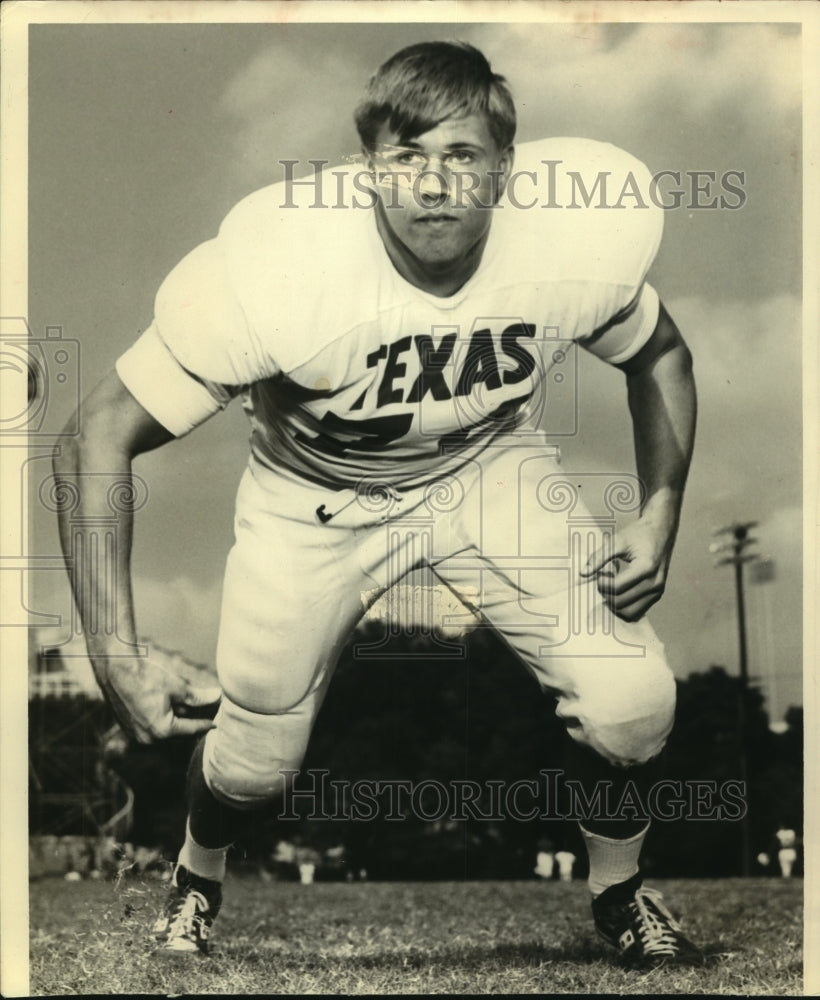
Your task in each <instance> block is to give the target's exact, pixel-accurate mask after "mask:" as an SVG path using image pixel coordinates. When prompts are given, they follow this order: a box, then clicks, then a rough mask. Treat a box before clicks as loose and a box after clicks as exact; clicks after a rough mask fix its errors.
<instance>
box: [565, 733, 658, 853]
mask: <svg viewBox="0 0 820 1000" xmlns="http://www.w3.org/2000/svg"><path fill="white" fill-rule="evenodd" d="M664 770H665V754H663V753H660V754H659V755H658V756H657V757H653V758H652V759H651V760H649V761H647V762H646V763H645V764H638V765H634V766H632V767H616V766H615V765H614V764H610V763H609V761H608V760H606V759H605V758H604V757H602V756H601V755H600V754H597V753H595V752H594V751H593V750H590V749H589V748H588V747H585V746H582V745H581V744H579V743H576V742H575V741H574V740H572V741H570V743H569V746H568V751H567V758H566V776H567V777H568V778H571V779H574V780H575V781H578V782H579V783H580V785H581V787H582V789H583V791H584V797H585V798H586V800H587V801H588V802H594V801H595V800H596V793H597V792H598V791H601V790H602V794H601V795H600V802H601V803H606V804H608V807H609V808H601V809H596V810H595V811H594V812H592V813H591V814H590V815H588V816H582V817H579V819H580V822H581V826H583V828H584V829H585V830H588V831H589V832H590V833H597V834H599V835H600V836H602V837H610V838H611V839H613V840H627V839H629V838H630V837H634V836H635V835H636V834H638V833H640V832H641V830H643V829H644V828H645V827H646V825H647V823H648V822H649V819H650V816H649V814H648V812H647V807H646V802H647V794H648V792H649V790H650V788H651V787H652V785H654V784H655V783H656V782H657V781H659V780H660V779H661V778H662V777H663V774H664ZM619 806H620V807H621V808H620V809H619V808H618V807H619Z"/></svg>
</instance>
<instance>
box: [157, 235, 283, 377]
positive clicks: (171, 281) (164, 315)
mask: <svg viewBox="0 0 820 1000" xmlns="http://www.w3.org/2000/svg"><path fill="white" fill-rule="evenodd" d="M231 264H232V266H233V267H234V268H235V267H236V266H237V262H231ZM230 273H231V268H230V267H229V262H228V261H227V259H226V255H225V243H224V240H223V239H221V238H217V239H214V240H209V241H207V242H206V243H201V244H200V245H199V246H198V247H196V248H195V249H194V250H192V251H191V253H189V254H188V255H187V257H184V258H183V259H182V260H181V261H180V262H179V264H177V266H176V267H175V268H174V269H173V271H171V273H170V274H169V275H168V277H167V278H166V279H165V281H164V282H163V283H162V285H161V286H160V289H159V291H158V292H157V297H156V302H155V304H154V326H155V328H156V331H157V334H158V336H159V338H160V339H161V340H162V342H163V343H164V344H165V346H166V347H167V348H168V350H169V351H170V352H171V354H172V355H173V356H174V357H175V358H176V360H177V361H178V362H179V363H180V365H182V367H183V368H185V369H186V370H187V371H189V372H191V373H192V374H194V375H198V376H199V377H201V378H203V379H209V380H211V381H212V382H216V383H220V384H223V385H249V384H250V383H252V382H257V381H259V380H260V379H262V378H266V377H269V376H271V375H275V374H277V372H278V366H277V364H276V362H275V361H274V359H272V358H271V357H270V356H269V353H268V351H267V349H266V345H265V344H263V343H262V342H261V340H260V337H259V335H258V331H256V330H254V329H252V328H251V326H250V324H249V323H248V319H247V316H246V314H245V312H244V310H243V308H242V304H241V303H240V301H239V299H238V297H237V294H236V290H235V286H234V282H233V281H232V279H231V277H230Z"/></svg>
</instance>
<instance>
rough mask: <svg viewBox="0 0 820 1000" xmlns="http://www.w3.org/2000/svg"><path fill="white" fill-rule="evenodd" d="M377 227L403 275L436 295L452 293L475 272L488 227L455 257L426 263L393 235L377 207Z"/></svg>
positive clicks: (444, 296) (420, 287) (485, 242)
mask: <svg viewBox="0 0 820 1000" xmlns="http://www.w3.org/2000/svg"><path fill="white" fill-rule="evenodd" d="M376 226H377V229H378V231H379V236H380V237H381V240H382V243H383V244H384V248H385V250H386V251H387V256H388V257H389V258H390V261H391V263H392V264H393V267H395V269H396V270H397V271H398V272H399V274H400V275H401V276H402V278H404V280H405V281H408V282H409V283H410V284H411V285H414V286H415V287H416V288H419V289H421V291H423V292H427V293H428V294H429V295H435V296H437V297H439V298H447V297H448V296H450V295H455V293H456V292H457V291H458V290H459V289H460V288H461V287H462V286H463V285H465V284H466V283H467V282H468V281H469V280H470V278H472V276H473V275H474V274H475V273H476V271H477V270H478V267H479V264H480V263H481V258H482V255H483V253H484V248H485V247H486V245H487V239H488V238H489V234H490V230H489V227H488V228H487V229H486V230H485V232H484V233H483V234H482V236H481V238H480V239H479V240H477V241H476V242H475V243H474V244H473V245H472V247H470V249H469V250H468V251H467V252H466V253H465V254H462V255H461V256H460V257H458V258H456V259H455V260H448V261H437V262H436V263H428V262H426V261H422V260H420V259H419V258H418V257H417V256H416V255H415V254H414V253H413V252H412V251H411V250H410V249H409V248H408V247H407V246H405V245H404V244H403V243H402V242H401V241H400V240H398V239H397V238H396V237H395V234H394V233H393V231H392V230H391V229H390V227H389V226H388V225H387V224H386V223H385V222H384V219H383V218H382V215H381V211H380V210H379V207H377V209H376Z"/></svg>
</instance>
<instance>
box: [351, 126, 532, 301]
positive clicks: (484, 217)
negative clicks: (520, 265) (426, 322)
mask: <svg viewBox="0 0 820 1000" xmlns="http://www.w3.org/2000/svg"><path fill="white" fill-rule="evenodd" d="M371 165H372V168H373V169H374V171H375V172H376V175H377V176H376V180H377V191H378V193H379V203H378V205H377V213H378V223H379V231H380V233H381V236H382V240H383V241H384V243H385V246H386V248H387V251H388V253H389V254H390V257H391V259H392V260H393V263H394V264H395V266H396V267H397V268H398V270H399V271H400V272H401V273H403V274H404V275H405V277H407V278H408V279H409V280H411V281H415V282H416V283H419V279H421V283H424V278H425V277H426V276H429V277H430V278H431V279H432V280H433V281H434V282H435V279H436V278H437V277H441V276H444V275H451V276H456V277H457V278H460V279H461V283H463V281H466V280H467V278H468V277H469V276H470V274H471V273H472V272H473V271H474V270H475V268H476V267H477V266H478V263H479V261H480V259H481V251H482V250H483V248H484V244H485V242H486V239H487V234H488V233H489V229H490V222H491V220H492V208H493V206H494V205H495V203H496V202H497V201H498V198H499V197H500V194H501V192H502V191H503V189H504V184H505V183H506V180H507V177H508V175H509V171H510V168H511V166H512V148H508V149H505V150H501V149H499V148H498V147H497V146H496V144H495V141H494V139H493V138H492V136H491V135H490V132H489V129H488V127H487V123H486V121H485V119H484V117H483V116H481V115H469V116H468V117H465V118H452V119H448V120H446V121H443V122H441V123H440V124H438V125H437V126H436V127H435V128H433V129H431V130H430V131H429V132H425V133H424V134H423V135H420V136H417V137H415V138H414V139H412V140H408V141H405V142H402V141H401V140H400V139H399V137H398V135H396V134H395V133H394V132H392V131H391V130H390V128H389V127H388V126H387V125H383V126H382V128H381V130H380V132H379V134H378V137H377V145H376V150H375V152H374V154H373V155H372V157H371Z"/></svg>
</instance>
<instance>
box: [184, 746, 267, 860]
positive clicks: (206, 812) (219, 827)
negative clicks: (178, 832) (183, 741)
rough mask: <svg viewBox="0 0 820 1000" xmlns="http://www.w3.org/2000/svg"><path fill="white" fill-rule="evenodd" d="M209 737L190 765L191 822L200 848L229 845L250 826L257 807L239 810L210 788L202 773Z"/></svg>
mask: <svg viewBox="0 0 820 1000" xmlns="http://www.w3.org/2000/svg"><path fill="white" fill-rule="evenodd" d="M204 746H205V740H204V739H202V740H200V741H199V743H198V744H197V747H196V749H195V750H194V752H193V755H192V757H191V762H190V764H189V765H188V778H187V792H188V822H189V824H190V829H191V836H192V837H193V838H194V840H195V841H196V842H197V844H199V846H200V847H205V848H208V849H209V850H215V849H217V848H220V847H228V846H230V845H231V844H233V843H234V841H235V840H236V839H237V838H238V837H239V836H240V835H241V834H242V833H243V832H244V830H246V829H247V828H248V825H249V823H250V820H251V817H252V816H253V814H254V810H245V809H236V808H234V807H233V806H229V805H226V804H225V803H224V802H220V801H219V799H217V798H216V796H215V795H214V794H213V792H212V791H211V790H210V788H208V785H207V783H206V781H205V775H204V774H203V772H202V755H203V751H204Z"/></svg>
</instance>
